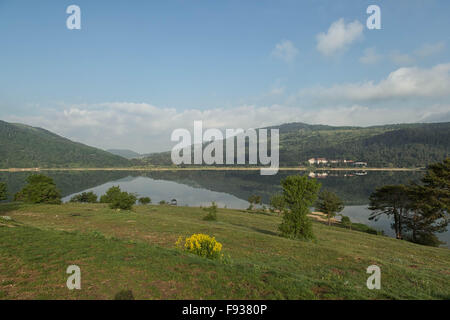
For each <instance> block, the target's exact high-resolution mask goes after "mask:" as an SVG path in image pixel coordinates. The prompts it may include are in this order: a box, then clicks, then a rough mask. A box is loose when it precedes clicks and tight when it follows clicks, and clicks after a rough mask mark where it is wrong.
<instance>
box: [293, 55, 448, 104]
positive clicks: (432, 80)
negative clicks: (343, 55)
mask: <svg viewBox="0 0 450 320" xmlns="http://www.w3.org/2000/svg"><path fill="white" fill-rule="evenodd" d="M307 96H309V97H313V98H314V97H316V98H320V99H326V100H332V101H352V102H356V101H374V100H386V99H408V98H438V97H444V96H447V97H448V96H450V63H447V64H439V65H436V66H435V67H433V68H430V69H421V68H417V67H409V68H399V69H397V70H395V71H393V72H391V73H390V74H389V75H388V77H387V78H385V79H383V80H381V81H379V82H378V83H374V82H373V81H368V82H362V83H348V84H337V85H334V86H331V87H329V88H322V87H319V88H309V89H303V90H301V91H300V97H307Z"/></svg>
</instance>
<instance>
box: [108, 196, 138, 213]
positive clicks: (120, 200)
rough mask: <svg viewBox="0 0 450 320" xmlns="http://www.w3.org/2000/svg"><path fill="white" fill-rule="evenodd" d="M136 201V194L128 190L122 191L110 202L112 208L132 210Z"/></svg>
mask: <svg viewBox="0 0 450 320" xmlns="http://www.w3.org/2000/svg"><path fill="white" fill-rule="evenodd" d="M135 203H136V196H135V195H134V194H132V193H128V192H125V191H123V192H120V193H119V194H117V195H115V197H114V198H113V199H112V201H111V202H110V204H109V207H110V208H111V209H122V210H131V208H132V207H133V204H135Z"/></svg>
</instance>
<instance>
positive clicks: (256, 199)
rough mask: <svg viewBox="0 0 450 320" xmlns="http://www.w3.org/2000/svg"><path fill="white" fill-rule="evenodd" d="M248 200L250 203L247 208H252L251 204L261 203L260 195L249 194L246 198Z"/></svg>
mask: <svg viewBox="0 0 450 320" xmlns="http://www.w3.org/2000/svg"><path fill="white" fill-rule="evenodd" d="M248 202H249V203H250V206H249V207H248V209H247V210H253V205H255V204H261V203H262V200H261V196H257V195H255V194H254V195H251V196H250V197H249V198H248Z"/></svg>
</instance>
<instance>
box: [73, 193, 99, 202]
mask: <svg viewBox="0 0 450 320" xmlns="http://www.w3.org/2000/svg"><path fill="white" fill-rule="evenodd" d="M70 202H82V203H96V202H97V195H96V194H95V193H93V192H92V191H90V192H83V193H81V194H77V195H75V196H73V197H72V198H71V199H70Z"/></svg>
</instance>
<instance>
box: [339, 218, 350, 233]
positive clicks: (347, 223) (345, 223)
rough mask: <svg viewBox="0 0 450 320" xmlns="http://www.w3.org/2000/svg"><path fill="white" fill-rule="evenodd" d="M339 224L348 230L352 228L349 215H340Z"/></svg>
mask: <svg viewBox="0 0 450 320" xmlns="http://www.w3.org/2000/svg"><path fill="white" fill-rule="evenodd" d="M341 224H342V225H343V226H344V227H346V228H349V229H350V230H352V221H351V220H350V218H349V217H347V216H342V217H341Z"/></svg>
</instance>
